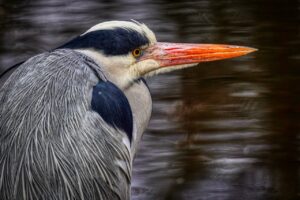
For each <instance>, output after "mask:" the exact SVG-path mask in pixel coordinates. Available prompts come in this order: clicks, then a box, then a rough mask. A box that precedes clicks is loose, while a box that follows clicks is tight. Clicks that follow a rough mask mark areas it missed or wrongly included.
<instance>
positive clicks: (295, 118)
mask: <svg viewBox="0 0 300 200" xmlns="http://www.w3.org/2000/svg"><path fill="white" fill-rule="evenodd" d="M0 2H1V3H0V72H2V71H3V70H5V69H6V68H7V67H9V66H11V65H13V64H15V63H17V62H19V61H22V60H23V59H26V58H28V57H30V56H33V55H35V54H37V53H40V52H43V51H46V50H49V49H51V48H54V47H56V46H59V45H60V44H62V43H64V42H65V41H67V40H69V39H70V38H72V37H74V36H76V35H78V34H80V33H82V32H84V31H85V30H86V29H88V28H89V27H91V26H92V25H94V24H97V23H99V22H103V21H107V20H130V19H135V20H138V21H140V22H144V23H146V24H147V25H148V26H149V27H150V28H151V29H152V30H154V31H155V33H156V35H157V38H158V40H159V41H173V42H193V43H228V44H236V45H246V46H251V47H255V48H258V49H259V51H258V52H256V53H253V54H250V55H248V56H245V57H241V58H237V59H231V60H226V61H217V62H211V63H203V64H200V65H199V66H197V67H195V68H191V69H186V70H184V71H180V72H175V73H170V74H165V75H160V76H157V77H153V78H149V79H148V83H149V86H150V89H151V92H152V95H153V99H154V105H153V116H152V120H151V122H150V125H149V128H148V130H147V131H146V133H145V135H144V138H143V142H142V144H141V147H140V150H139V152H138V155H137V157H136V159H135V163H134V173H133V184H132V185H133V189H132V194H133V198H132V199H134V200H153V199H155V200H200V199H205V200H206V199H208V200H210V199H213V200H218V199H221V200H223V199H228V200H235V199H255V200H259V199H264V200H265V199H300V179H299V178H300V176H299V170H300V165H299V158H300V156H299V151H300V149H299V148H300V87H299V86H298V85H299V83H300V49H299V47H300V3H299V0H288V1H282V0H249V1H241V0H218V1H214V0H202V1H191V0H187V1H179V0H160V1H150V0H130V1H126V0H111V1H108V0H106V1H105V0H104V1H97V0H85V1H79V0H64V1H61V0H35V1H33V0H1V1H0Z"/></svg>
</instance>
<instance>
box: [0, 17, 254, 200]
mask: <svg viewBox="0 0 300 200" xmlns="http://www.w3.org/2000/svg"><path fill="white" fill-rule="evenodd" d="M255 50H256V49H254V48H250V47H244V46H234V45H218V44H187V43H166V42H157V40H156V37H155V35H154V33H153V32H152V31H151V30H150V29H149V28H148V27H147V26H146V25H145V24H143V23H140V22H137V21H108V22H102V23H99V24H97V25H95V26H93V27H91V28H90V29H88V30H87V31H86V32H84V33H82V34H81V35H79V36H78V37H75V38H74V39H71V40H70V41H68V42H66V43H65V44H63V45H61V46H59V47H58V48H55V49H53V50H51V51H48V52H44V53H41V54H38V55H36V56H33V57H31V58H29V59H27V60H25V61H24V62H21V63H19V64H16V65H14V66H13V67H11V68H9V69H8V70H7V71H6V72H4V73H3V74H2V75H1V78H0V84H1V85H0V116H1V118H0V199H1V200H96V199H97V200H100V199H101V200H106V199H108V200H115V199H118V200H127V199H130V194H131V192H130V185H131V176H132V172H131V169H132V163H133V159H134V156H135V154H136V151H137V148H138V144H139V142H140V140H141V137H142V135H143V132H144V130H145V129H146V127H147V125H148V122H149V119H150V116H151V109H152V100H151V95H150V92H149V88H148V86H147V83H146V81H145V80H144V77H147V76H153V75H156V74H161V73H165V72H169V71H173V70H179V69H183V68H187V67H192V66H196V65H198V63H201V62H207V61H213V60H220V59H225V58H232V57H237V56H242V55H245V54H248V53H250V52H253V51H255Z"/></svg>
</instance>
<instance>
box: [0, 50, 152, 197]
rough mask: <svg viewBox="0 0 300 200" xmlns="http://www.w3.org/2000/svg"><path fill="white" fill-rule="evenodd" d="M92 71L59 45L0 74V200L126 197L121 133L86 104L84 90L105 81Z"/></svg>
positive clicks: (127, 153) (127, 157)
mask: <svg viewBox="0 0 300 200" xmlns="http://www.w3.org/2000/svg"><path fill="white" fill-rule="evenodd" d="M99 69H101V67H99V65H97V64H96V63H95V62H94V61H93V60H91V59H89V58H88V57H87V56H85V55H83V54H81V53H78V52H76V51H73V50H66V49H61V50H56V51H54V52H50V53H43V54H40V55H37V56H35V57H32V58H31V59H29V60H27V61H26V62H25V63H24V64H22V65H21V66H19V67H18V68H17V69H16V70H15V71H14V72H13V73H12V75H11V76H10V77H9V78H8V79H7V81H6V82H5V84H4V85H3V86H2V88H1V91H0V104H1V106H0V116H1V118H0V199H1V200H32V199H34V200H71V199H72V200H75V199H76V200H79V199H81V200H83V199H85V200H96V199H97V200H99V199H110V200H113V199H122V200H123V199H129V198H130V180H131V163H132V156H133V155H132V152H131V149H130V147H129V148H128V146H126V144H125V143H124V141H123V140H124V138H126V135H125V133H124V132H122V131H118V130H117V129H115V128H113V127H111V126H109V125H107V124H106V123H104V122H103V119H102V118H101V117H100V115H99V114H97V113H96V112H94V111H93V110H92V109H91V105H90V102H91V93H92V87H93V86H94V85H96V84H97V82H99V80H100V79H102V80H105V79H106V76H105V74H103V73H102V72H101V71H100V70H99ZM137 87H140V86H139V85H138V86H137ZM130 90H132V89H130ZM129 92H130V91H129ZM147 98H148V97H147ZM129 100H130V99H129ZM148 101H149V99H148ZM150 101H151V100H150ZM130 103H131V101H130ZM147 110H148V112H149V116H147V117H145V119H146V120H144V119H143V121H144V122H143V124H144V125H143V126H146V124H147V123H148V120H149V117H150V112H151V109H149V108H147ZM133 114H134V118H136V117H137V116H136V114H135V113H134V108H133ZM147 115H148V114H147ZM147 118H148V119H147ZM143 128H144V127H137V126H136V125H135V128H134V129H135V132H141V131H142V130H141V129H143ZM134 148H135V147H134Z"/></svg>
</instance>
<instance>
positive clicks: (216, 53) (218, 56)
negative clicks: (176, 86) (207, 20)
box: [140, 42, 257, 67]
mask: <svg viewBox="0 0 300 200" xmlns="http://www.w3.org/2000/svg"><path fill="white" fill-rule="evenodd" d="M256 50H257V49H254V48H250V47H243V46H233V45H221V44H185V43H165V42H158V43H156V44H155V45H153V46H151V47H149V48H148V49H147V50H146V51H145V52H144V55H142V56H141V58H140V61H142V60H146V59H153V60H155V61H156V62H158V63H159V65H160V67H168V66H176V65H184V64H193V63H195V64H196V63H200V62H208V61H213V60H222V59H227V58H233V57H238V56H242V55H245V54H248V53H251V52H253V51H256Z"/></svg>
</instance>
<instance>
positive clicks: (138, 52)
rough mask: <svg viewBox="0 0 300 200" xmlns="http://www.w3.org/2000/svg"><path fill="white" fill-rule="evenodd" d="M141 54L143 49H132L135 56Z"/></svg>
mask: <svg viewBox="0 0 300 200" xmlns="http://www.w3.org/2000/svg"><path fill="white" fill-rule="evenodd" d="M141 54H142V50H141V49H134V50H133V51H132V55H133V56H134V57H139V56H140V55H141Z"/></svg>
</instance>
